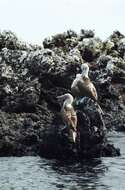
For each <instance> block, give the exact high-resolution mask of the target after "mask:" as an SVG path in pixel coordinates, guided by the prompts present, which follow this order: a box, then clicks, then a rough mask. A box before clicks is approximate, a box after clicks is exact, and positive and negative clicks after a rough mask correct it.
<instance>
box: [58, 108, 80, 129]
mask: <svg viewBox="0 0 125 190" xmlns="http://www.w3.org/2000/svg"><path fill="white" fill-rule="evenodd" d="M61 115H62V118H63V121H64V123H65V124H66V125H67V127H69V128H72V129H74V130H75V131H76V127H77V116H76V112H75V111H74V109H73V108H70V109H69V108H65V109H62V111H61Z"/></svg>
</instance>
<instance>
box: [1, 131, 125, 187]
mask: <svg viewBox="0 0 125 190" xmlns="http://www.w3.org/2000/svg"><path fill="white" fill-rule="evenodd" d="M110 140H111V141H112V142H113V143H115V145H116V146H117V147H120V149H121V154H122V155H121V156H120V157H115V158H101V159H94V160H92V161H83V162H82V163H62V162H59V161H58V162H57V161H55V160H46V159H42V158H40V157H21V158H17V157H9V158H7V157H3V158H0V190H90V189H91V190H124V189H125V133H116V134H112V135H111V136H110Z"/></svg>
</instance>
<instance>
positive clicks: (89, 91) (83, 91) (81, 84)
mask: <svg viewBox="0 0 125 190" xmlns="http://www.w3.org/2000/svg"><path fill="white" fill-rule="evenodd" d="M77 86H78V88H79V91H80V96H81V97H82V96H86V97H90V98H92V99H93V100H94V101H97V99H98V97H97V92H96V89H95V87H94V85H93V83H92V82H91V81H90V80H89V79H87V80H80V81H78V83H77Z"/></svg>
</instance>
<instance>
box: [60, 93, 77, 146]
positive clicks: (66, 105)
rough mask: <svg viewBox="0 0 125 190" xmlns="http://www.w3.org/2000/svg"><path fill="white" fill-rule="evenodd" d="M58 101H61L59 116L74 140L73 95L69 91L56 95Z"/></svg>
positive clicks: (74, 115) (75, 122)
mask: <svg viewBox="0 0 125 190" xmlns="http://www.w3.org/2000/svg"><path fill="white" fill-rule="evenodd" d="M57 99H58V100H59V101H63V105H62V108H61V116H62V120H63V122H64V124H65V125H66V127H68V130H69V132H70V134H72V140H73V142H74V143H75V142H76V136H77V115H76V111H75V110H74V107H73V105H72V103H73V100H74V98H73V96H72V95H71V94H69V93H66V94H64V95H61V96H57Z"/></svg>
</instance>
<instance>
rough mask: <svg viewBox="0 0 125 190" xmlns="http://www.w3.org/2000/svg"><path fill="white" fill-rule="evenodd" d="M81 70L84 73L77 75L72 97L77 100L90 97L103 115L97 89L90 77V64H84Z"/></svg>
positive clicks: (73, 83) (72, 87) (72, 85)
mask: <svg viewBox="0 0 125 190" xmlns="http://www.w3.org/2000/svg"><path fill="white" fill-rule="evenodd" d="M81 70H82V73H81V74H77V75H76V78H75V79H74V81H73V82H72V84H71V92H72V95H73V96H74V97H75V98H82V97H84V96H86V97H90V98H91V99H93V100H94V101H95V102H96V103H97V105H98V108H99V110H100V112H101V113H103V111H102V109H101V107H100V106H99V104H98V95H97V91H96V88H95V86H94V84H93V83H92V82H91V80H90V78H89V76H88V73H89V66H88V64H87V63H84V64H82V65H81Z"/></svg>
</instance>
